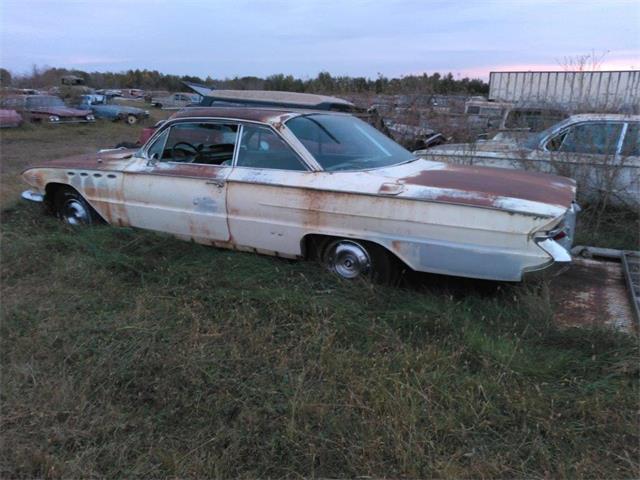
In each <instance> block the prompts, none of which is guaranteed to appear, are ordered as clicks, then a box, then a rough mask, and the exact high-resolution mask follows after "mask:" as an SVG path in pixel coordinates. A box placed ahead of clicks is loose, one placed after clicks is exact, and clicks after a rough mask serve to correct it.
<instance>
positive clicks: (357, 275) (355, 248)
mask: <svg viewBox="0 0 640 480" xmlns="http://www.w3.org/2000/svg"><path fill="white" fill-rule="evenodd" d="M322 262H323V264H324V265H325V266H326V267H327V268H328V269H329V270H330V271H331V272H333V273H335V274H336V275H338V276H339V277H341V278H344V279H346V280H355V279H364V280H369V281H374V282H377V283H383V284H390V283H394V282H395V281H396V280H397V272H398V265H397V261H396V260H395V258H393V257H392V256H391V255H390V254H389V252H387V251H386V250H385V249H384V248H382V247H380V246H379V245H376V244H373V243H369V242H361V241H355V240H349V239H338V240H333V241H330V242H329V243H328V244H327V246H326V248H325V249H324V252H323V255H322Z"/></svg>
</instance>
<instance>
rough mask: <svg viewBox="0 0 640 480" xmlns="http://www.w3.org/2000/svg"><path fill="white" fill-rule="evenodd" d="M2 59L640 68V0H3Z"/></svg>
mask: <svg viewBox="0 0 640 480" xmlns="http://www.w3.org/2000/svg"><path fill="white" fill-rule="evenodd" d="M0 26H1V33H0V66H2V67H4V68H6V69H8V70H10V71H11V72H12V73H14V74H16V73H17V74H20V73H27V72H28V71H30V70H31V68H32V66H33V65H37V66H39V67H43V66H51V67H66V68H72V69H79V70H85V71H123V70H128V69H131V68H132V69H135V68H139V69H150V70H159V71H161V72H163V73H171V74H178V75H197V76H200V77H203V78H204V77H206V76H207V75H210V76H211V77H213V78H231V77H234V76H246V75H255V76H259V77H264V76H267V75H271V74H274V73H284V74H291V75H294V76H296V77H302V78H307V77H315V76H316V75H317V74H318V73H319V72H321V71H328V72H330V73H331V74H332V75H351V76H366V77H376V76H378V74H383V75H385V76H389V77H397V76H402V75H409V74H421V73H424V72H426V73H433V72H441V73H446V72H452V73H453V74H454V75H455V76H462V77H464V76H470V77H475V78H484V79H486V78H488V73H489V72H490V71H499V70H525V71H528V70H563V69H565V67H566V64H567V59H575V58H577V57H578V56H580V55H589V54H592V53H594V52H595V57H597V58H600V57H603V61H602V63H601V64H600V69H602V70H627V69H640V0H575V1H561V0H467V1H462V0H449V1H440V0H288V1H285V0H263V1H258V0H208V1H204V0H181V1H171V0H128V1H125V0H109V1H104V0H48V1H47V0H18V1H16V0H0Z"/></svg>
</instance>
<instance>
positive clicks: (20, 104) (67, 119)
mask: <svg viewBox="0 0 640 480" xmlns="http://www.w3.org/2000/svg"><path fill="white" fill-rule="evenodd" d="M0 106H2V107H3V108H9V109H13V110H16V111H17V112H18V113H20V115H22V117H23V118H24V119H25V120H27V121H31V122H38V123H40V122H46V123H51V124H59V123H92V122H94V121H95V117H94V116H93V113H91V112H90V111H87V110H80V109H78V108H71V107H68V106H67V105H65V103H64V102H63V101H62V100H61V99H60V98H58V97H55V96H53V95H16V96H10V97H5V98H3V99H2V100H1V101H0Z"/></svg>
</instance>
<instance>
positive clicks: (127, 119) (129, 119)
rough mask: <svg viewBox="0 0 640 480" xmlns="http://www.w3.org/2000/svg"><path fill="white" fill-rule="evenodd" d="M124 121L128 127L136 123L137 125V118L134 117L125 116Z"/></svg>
mask: <svg viewBox="0 0 640 480" xmlns="http://www.w3.org/2000/svg"><path fill="white" fill-rule="evenodd" d="M125 121H126V122H127V124H128V125H135V124H136V123H138V117H136V116H135V115H127V118H126V119H125Z"/></svg>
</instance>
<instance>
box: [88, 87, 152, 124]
mask: <svg viewBox="0 0 640 480" xmlns="http://www.w3.org/2000/svg"><path fill="white" fill-rule="evenodd" d="M78 108H80V109H81V110H91V111H92V112H93V115H94V116H95V117H96V118H105V119H107V120H113V121H114V122H117V121H119V120H123V121H125V122H127V123H128V124H129V125H135V124H136V123H138V122H139V121H140V120H144V119H145V118H147V117H149V111H148V110H143V109H141V108H136V107H127V106H125V105H118V104H116V103H107V98H106V97H105V96H104V95H95V94H93V95H82V97H81V103H80V106H79V107H78Z"/></svg>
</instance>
